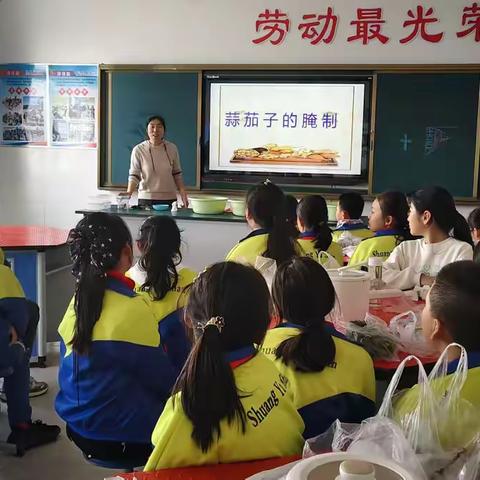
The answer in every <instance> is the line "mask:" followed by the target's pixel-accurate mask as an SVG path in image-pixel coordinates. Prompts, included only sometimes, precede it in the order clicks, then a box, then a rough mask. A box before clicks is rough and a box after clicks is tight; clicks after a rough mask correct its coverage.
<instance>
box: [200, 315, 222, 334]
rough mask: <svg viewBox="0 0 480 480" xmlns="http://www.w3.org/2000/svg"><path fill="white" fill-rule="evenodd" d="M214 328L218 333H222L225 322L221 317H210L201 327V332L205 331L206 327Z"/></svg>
mask: <svg viewBox="0 0 480 480" xmlns="http://www.w3.org/2000/svg"><path fill="white" fill-rule="evenodd" d="M211 326H214V327H216V328H217V330H218V333H222V330H223V327H225V320H224V319H223V317H212V318H211V319H210V320H209V321H208V322H207V323H206V324H205V325H204V326H203V327H202V330H203V331H205V329H206V328H207V327H211Z"/></svg>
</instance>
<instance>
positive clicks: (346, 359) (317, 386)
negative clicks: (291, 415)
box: [261, 258, 375, 438]
mask: <svg viewBox="0 0 480 480" xmlns="http://www.w3.org/2000/svg"><path fill="white" fill-rule="evenodd" d="M272 295H273V302H274V305H275V309H276V311H277V312H278V315H279V316H280V318H282V319H283V321H284V323H283V324H281V325H280V326H279V327H277V328H274V329H272V330H269V331H268V332H267V335H266V337H265V340H264V342H263V345H262V346H261V349H262V351H263V352H264V353H265V354H266V355H267V356H268V357H269V358H270V359H272V360H273V361H274V362H275V364H276V365H277V368H278V369H279V371H280V372H281V373H282V374H283V375H284V376H285V377H286V378H288V380H289V383H290V386H291V388H292V391H293V399H294V403H295V406H296V407H297V409H298V412H299V413H300V415H301V417H302V418H303V421H304V423H305V432H304V434H303V435H304V437H305V438H311V437H314V436H316V435H319V434H321V433H323V432H324V431H326V430H327V429H328V428H329V427H330V425H331V424H332V423H333V422H335V420H337V419H339V420H340V421H342V422H347V423H359V422H361V421H362V420H364V419H366V418H368V417H371V416H373V415H374V414H375V374H374V370H373V362H372V359H371V358H370V356H369V355H368V353H367V352H366V351H365V350H364V349H362V348H361V347H359V346H357V345H353V344H352V343H350V342H348V341H347V340H344V339H342V338H341V336H340V335H339V334H336V333H335V332H334V331H333V328H332V327H328V326H327V324H326V323H325V317H326V316H327V315H328V314H329V313H330V311H331V310H332V309H333V307H334V305H335V290H334V287H333V285H332V282H331V280H330V278H329V276H328V274H327V272H326V271H325V269H324V268H322V267H321V266H320V265H319V264H318V263H317V262H315V261H314V260H312V259H310V258H295V259H293V260H291V261H290V262H285V263H284V264H282V265H280V267H279V268H278V269H277V272H276V274H275V278H274V281H273V291H272Z"/></svg>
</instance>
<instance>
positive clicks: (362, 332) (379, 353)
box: [345, 313, 401, 360]
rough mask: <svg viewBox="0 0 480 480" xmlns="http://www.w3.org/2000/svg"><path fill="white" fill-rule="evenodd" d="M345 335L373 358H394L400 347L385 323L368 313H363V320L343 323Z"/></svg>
mask: <svg viewBox="0 0 480 480" xmlns="http://www.w3.org/2000/svg"><path fill="white" fill-rule="evenodd" d="M345 336H346V337H347V338H348V339H350V340H352V341H353V342H355V343H356V344H357V345H361V346H362V347H363V348H364V349H365V350H366V351H367V352H368V353H369V354H370V356H371V357H372V358H373V359H374V360H377V359H382V360H392V359H396V358H397V352H398V350H399V349H400V347H401V344H400V342H399V341H398V338H397V337H396V336H395V335H393V334H392V333H391V332H390V330H389V329H388V326H387V324H386V323H385V322H384V321H383V320H381V319H380V318H378V317H375V316H374V315H372V314H370V313H367V314H366V315H365V319H364V320H363V321H354V322H348V323H347V324H346V325H345Z"/></svg>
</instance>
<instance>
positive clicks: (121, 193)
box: [117, 192, 132, 198]
mask: <svg viewBox="0 0 480 480" xmlns="http://www.w3.org/2000/svg"><path fill="white" fill-rule="evenodd" d="M131 196H132V193H131V192H118V195H117V197H128V198H130V197H131Z"/></svg>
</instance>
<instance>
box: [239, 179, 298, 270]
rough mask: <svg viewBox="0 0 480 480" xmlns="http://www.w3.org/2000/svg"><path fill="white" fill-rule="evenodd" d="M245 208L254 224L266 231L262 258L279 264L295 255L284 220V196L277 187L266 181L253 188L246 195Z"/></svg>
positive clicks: (293, 242) (293, 244) (292, 242)
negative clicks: (266, 235) (270, 259)
mask: <svg viewBox="0 0 480 480" xmlns="http://www.w3.org/2000/svg"><path fill="white" fill-rule="evenodd" d="M246 206H247V209H248V212H249V214H250V215H251V216H252V218H253V220H254V221H255V223H257V224H258V225H259V226H260V227H262V228H265V229H266V230H268V233H269V235H268V240H267V250H266V251H265V252H262V254H263V255H264V256H266V257H268V258H272V259H274V260H276V262H277V263H281V262H284V261H285V260H288V259H289V258H291V257H293V256H294V255H296V251H295V240H294V239H293V238H292V236H291V233H290V230H289V227H288V225H287V220H286V213H285V212H286V202H285V195H284V194H283V192H282V190H281V189H280V188H279V187H277V186H276V185H275V184H273V183H272V182H270V181H268V180H267V181H265V182H263V183H259V184H257V185H255V186H253V187H252V188H250V190H249V191H248V193H247V199H246Z"/></svg>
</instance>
